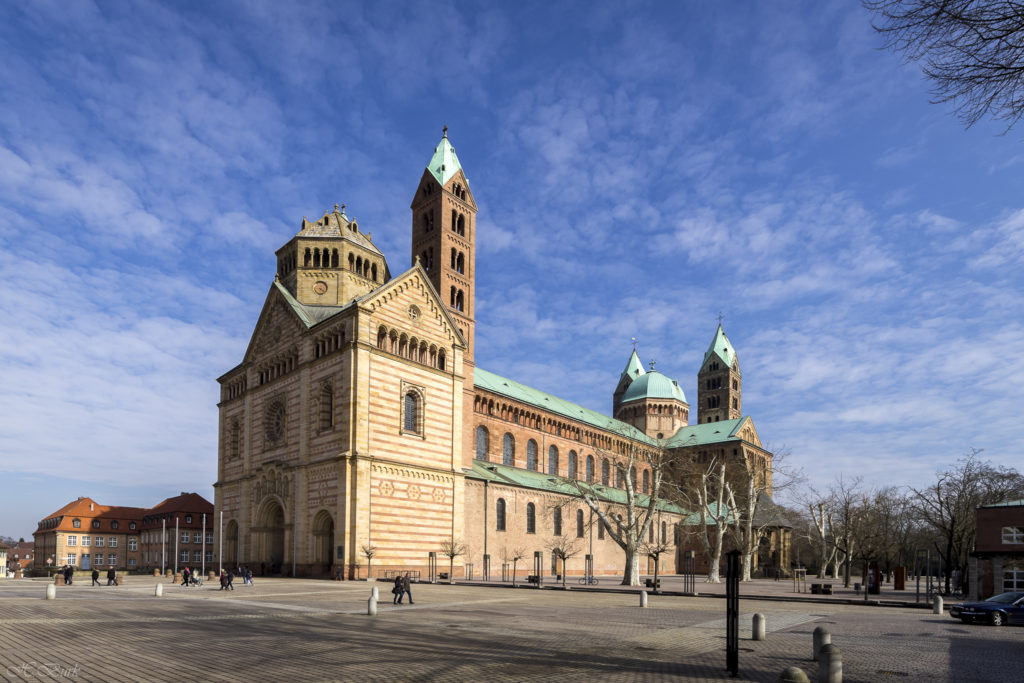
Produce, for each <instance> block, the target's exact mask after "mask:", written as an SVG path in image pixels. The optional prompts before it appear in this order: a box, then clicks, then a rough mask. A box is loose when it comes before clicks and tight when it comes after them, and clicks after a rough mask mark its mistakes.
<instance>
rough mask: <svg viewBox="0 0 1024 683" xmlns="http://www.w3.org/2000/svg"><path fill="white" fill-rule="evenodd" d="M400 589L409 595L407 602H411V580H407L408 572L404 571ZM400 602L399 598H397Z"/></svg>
mask: <svg viewBox="0 0 1024 683" xmlns="http://www.w3.org/2000/svg"><path fill="white" fill-rule="evenodd" d="M402 590H404V591H405V594H406V595H408V596H409V604H410V605H411V604H412V582H411V581H409V573H408V572H406V574H405V576H404V577H402ZM399 602H401V600H399Z"/></svg>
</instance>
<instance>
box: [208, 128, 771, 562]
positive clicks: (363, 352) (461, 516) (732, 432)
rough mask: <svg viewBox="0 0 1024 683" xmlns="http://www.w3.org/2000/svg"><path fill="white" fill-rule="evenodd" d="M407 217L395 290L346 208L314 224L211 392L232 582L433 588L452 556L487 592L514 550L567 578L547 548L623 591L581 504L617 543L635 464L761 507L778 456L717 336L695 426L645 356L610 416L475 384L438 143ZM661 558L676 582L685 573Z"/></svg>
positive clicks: (671, 517) (628, 375) (468, 230)
mask: <svg viewBox="0 0 1024 683" xmlns="http://www.w3.org/2000/svg"><path fill="white" fill-rule="evenodd" d="M411 209H412V216H411V218H412V221H411V222H412V250H411V251H412V254H411V258H410V262H411V264H412V265H411V266H410V267H409V268H408V269H406V270H404V271H402V272H399V273H397V274H393V273H392V270H391V267H390V266H389V263H388V261H387V259H386V258H385V255H384V254H383V253H382V252H381V251H380V250H379V249H378V248H377V246H376V245H375V244H374V242H373V240H372V235H371V234H370V233H369V232H363V231H362V229H361V227H360V226H359V224H358V222H357V221H356V220H355V219H353V218H350V217H349V216H348V214H347V213H346V207H345V206H344V205H342V206H341V207H340V208H339V207H338V205H335V206H334V209H333V210H329V211H326V212H325V213H324V214H323V215H322V216H321V217H320V218H318V219H316V220H314V221H309V220H307V219H306V218H303V219H302V221H301V223H300V226H299V231H298V233H297V234H295V235H294V236H293V237H292V238H291V239H290V240H288V241H287V242H286V243H285V244H284V246H282V247H281V248H280V249H278V250H277V252H276V253H277V273H276V276H275V278H274V281H273V282H272V283H271V285H270V288H269V292H268V294H267V297H266V300H265V301H264V304H263V309H262V311H261V313H260V315H259V319H258V321H257V323H256V326H255V330H254V331H253V334H252V338H251V341H250V343H249V346H248V348H247V349H246V352H245V354H244V357H243V358H242V361H241V363H240V364H239V365H238V366H236V367H235V368H233V369H231V370H229V371H228V372H227V373H225V374H224V375H223V376H222V377H220V378H219V380H218V381H219V382H220V385H221V400H220V403H219V405H218V407H219V420H220V424H219V431H220V437H219V446H218V480H217V482H216V484H215V490H216V496H215V499H216V508H217V513H218V519H219V518H220V515H223V519H224V522H225V527H224V538H223V541H224V560H225V564H227V565H228V566H233V565H235V564H249V565H253V566H259V565H261V564H263V565H268V566H272V567H274V568H279V569H280V570H282V571H283V573H285V574H293V573H294V574H297V575H322V574H325V573H328V572H330V573H332V574H333V573H334V572H335V571H337V570H338V569H342V568H343V569H344V571H343V572H342V573H343V574H344V575H345V576H349V577H355V576H358V575H359V574H360V572H363V571H364V570H365V566H366V565H367V564H368V563H369V562H370V561H371V559H372V564H373V567H374V568H376V569H378V570H380V571H386V570H404V569H416V570H421V571H422V570H425V569H426V566H427V564H428V554H429V553H438V556H441V551H442V550H443V548H444V547H445V546H446V544H447V545H448V546H450V545H452V544H454V545H456V546H459V545H461V546H464V552H463V553H462V554H460V555H458V556H457V557H456V558H455V572H456V574H457V575H462V574H463V573H466V574H468V573H469V572H470V571H475V572H476V574H477V575H479V574H480V573H481V572H482V571H484V567H485V566H486V567H487V568H488V569H490V570H491V574H492V575H494V573H495V572H496V571H497V568H498V565H499V564H503V563H504V560H506V559H507V558H509V557H511V556H512V555H515V554H517V551H520V550H522V551H524V552H526V553H527V555H528V556H529V558H531V561H532V558H533V557H534V553H535V552H542V553H544V555H543V556H544V558H545V559H544V564H545V567H550V571H553V572H554V571H556V566H555V564H554V563H551V562H550V555H551V552H552V549H553V548H556V547H558V546H560V545H562V546H564V545H567V544H568V545H572V546H574V549H575V551H576V552H575V554H574V555H573V558H572V559H571V560H569V561H568V562H567V563H566V567H565V570H566V571H568V573H583V571H584V570H585V568H586V564H585V563H586V562H587V557H588V556H589V560H590V561H591V562H592V564H593V570H594V572H595V573H621V572H622V569H623V564H624V557H623V552H622V550H621V549H620V548H619V547H618V546H617V545H616V544H615V543H614V542H613V541H611V539H610V536H611V533H610V532H611V528H610V527H609V528H607V529H606V528H605V527H606V524H604V523H600V522H598V521H597V519H595V515H594V514H593V511H592V510H591V509H590V508H589V507H588V506H587V505H586V504H585V503H584V502H583V501H582V500H581V499H580V494H581V492H586V493H587V495H592V496H594V497H595V498H596V499H598V500H600V501H601V509H602V510H603V512H604V513H606V520H607V521H609V523H614V524H616V525H620V524H621V522H618V521H615V520H616V519H618V517H617V516H618V515H622V514H624V510H625V508H624V507H623V506H624V502H625V499H626V498H627V496H628V495H630V494H632V492H633V491H635V492H636V493H635V495H637V496H640V497H643V496H645V495H646V494H647V492H648V490H649V489H650V488H651V487H652V486H653V485H654V484H653V482H654V477H655V475H656V472H655V471H654V469H653V468H652V467H650V466H649V464H647V461H646V460H645V459H644V458H643V457H637V456H638V455H651V454H655V453H657V454H663V453H669V454H671V455H673V456H680V455H682V456H686V458H688V459H689V460H690V461H693V462H701V461H702V460H701V459H703V462H710V461H711V460H712V459H715V458H718V459H720V460H722V461H724V460H725V459H731V460H733V461H734V462H738V463H744V464H746V465H749V467H750V468H751V469H752V471H754V472H759V473H760V474H759V476H760V477H761V478H762V480H763V481H765V482H767V488H768V490H769V491H770V484H771V482H770V476H771V475H770V463H771V459H772V454H771V453H769V452H768V451H767V450H765V449H764V448H763V446H762V445H761V442H760V440H759V439H758V436H757V431H756V429H755V427H754V424H753V421H752V420H751V419H750V417H749V416H745V415H743V413H742V404H741V397H742V391H741V390H742V385H741V383H742V375H741V373H740V368H739V361H738V357H737V354H736V351H735V349H734V348H733V345H732V343H731V342H730V341H729V339H728V338H727V337H726V335H725V332H724V331H723V329H722V328H721V326H719V327H718V329H717V330H716V332H715V334H714V335H713V337H712V341H711V344H710V346H709V348H708V351H707V353H706V354H705V357H704V360H703V362H702V365H701V367H700V369H699V371H698V380H699V384H698V396H697V401H698V404H697V420H696V424H692V425H691V424H689V416H690V415H689V413H690V406H689V404H688V403H687V400H686V397H685V395H684V393H683V390H682V388H681V387H680V386H679V383H678V382H677V381H675V380H673V379H671V378H669V377H667V376H665V375H663V374H662V373H660V372H657V371H656V370H654V368H653V367H651V368H650V369H647V370H645V369H644V367H643V366H642V364H641V363H640V360H639V357H638V356H637V354H636V352H635V350H634V352H633V354H632V355H631V356H630V357H629V359H628V361H627V363H626V366H625V368H624V370H623V371H622V373H621V376H620V379H619V382H618V385H617V386H615V387H614V388H613V387H609V389H610V393H611V394H612V399H613V400H612V415H613V416H608V415H602V414H600V413H597V412H595V411H592V410H589V409H586V408H583V407H582V406H579V405H576V404H574V403H571V402H569V401H565V400H563V399H560V398H558V397H557V396H554V395H552V394H548V393H546V392H543V391H539V390H537V389H534V388H532V387H529V386H526V385H524V384H521V383H519V382H516V381H515V380H513V379H510V378H507V377H503V376H501V375H498V374H495V373H493V372H490V371H488V370H485V369H483V368H480V367H477V365H476V362H475V353H474V343H475V324H476V318H475V315H476V297H475V285H476V279H477V271H476V258H475V253H476V246H477V239H478V234H477V223H476V213H477V204H476V200H475V198H474V195H473V192H472V191H471V190H470V185H469V181H468V179H467V177H466V175H465V173H464V171H463V168H462V165H461V163H460V161H459V158H458V157H457V156H456V154H455V149H454V147H453V146H452V144H451V142H450V140H449V139H448V137H447V132H446V134H445V136H444V137H443V138H442V139H441V141H440V142H439V143H438V145H437V147H436V148H435V149H434V154H433V156H432V158H431V159H430V162H429V163H428V165H427V167H426V168H425V169H424V171H423V174H422V176H421V177H420V179H419V182H418V185H417V186H416V188H415V192H414V194H413V199H412V203H411ZM484 239H486V237H484ZM688 514H689V513H688V512H687V511H686V510H684V509H682V508H681V507H677V506H673V505H663V506H661V507H659V508H658V515H657V519H656V520H652V521H653V522H654V523H653V524H652V525H651V528H650V529H649V530H648V532H647V533H648V536H649V538H650V540H651V541H652V542H653V541H654V539H655V538H661V537H664V538H665V539H667V542H668V543H673V542H674V541H675V539H676V531H675V527H676V525H677V524H678V523H679V522H680V521H682V520H683V519H685V518H687V516H688ZM606 531H607V532H609V533H606ZM787 538H788V537H787V536H786V531H785V530H784V529H781V528H779V529H774V530H772V532H771V533H770V534H768V535H767V537H766V542H765V552H764V553H763V554H762V556H761V562H762V563H764V562H766V561H767V562H773V561H774V562H776V563H779V564H783V565H784V566H786V565H788V541H787ZM677 547H679V548H682V543H679V544H678V546H677ZM663 561H664V562H665V567H664V569H667V570H669V571H674V570H675V567H676V557H675V556H673V555H669V556H668V557H665V558H664V559H663ZM439 564H440V565H445V564H446V563H445V562H444V560H443V559H441V560H439ZM520 567H522V565H521V564H520ZM526 570H527V571H529V569H526Z"/></svg>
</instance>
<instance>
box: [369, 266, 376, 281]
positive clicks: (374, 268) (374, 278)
mask: <svg viewBox="0 0 1024 683" xmlns="http://www.w3.org/2000/svg"><path fill="white" fill-rule="evenodd" d="M370 274H371V276H372V277H373V281H374V282H376V281H377V264H376V263H374V264H373V265H372V266H370Z"/></svg>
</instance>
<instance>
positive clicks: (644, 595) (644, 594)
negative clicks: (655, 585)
mask: <svg viewBox="0 0 1024 683" xmlns="http://www.w3.org/2000/svg"><path fill="white" fill-rule="evenodd" d="M640 606H641V607H647V591H640Z"/></svg>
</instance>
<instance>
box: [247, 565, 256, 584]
mask: <svg viewBox="0 0 1024 683" xmlns="http://www.w3.org/2000/svg"><path fill="white" fill-rule="evenodd" d="M245 582H246V583H247V584H249V585H250V586H252V585H254V584H253V582H252V570H251V569H249V568H248V567H246V568H245Z"/></svg>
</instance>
